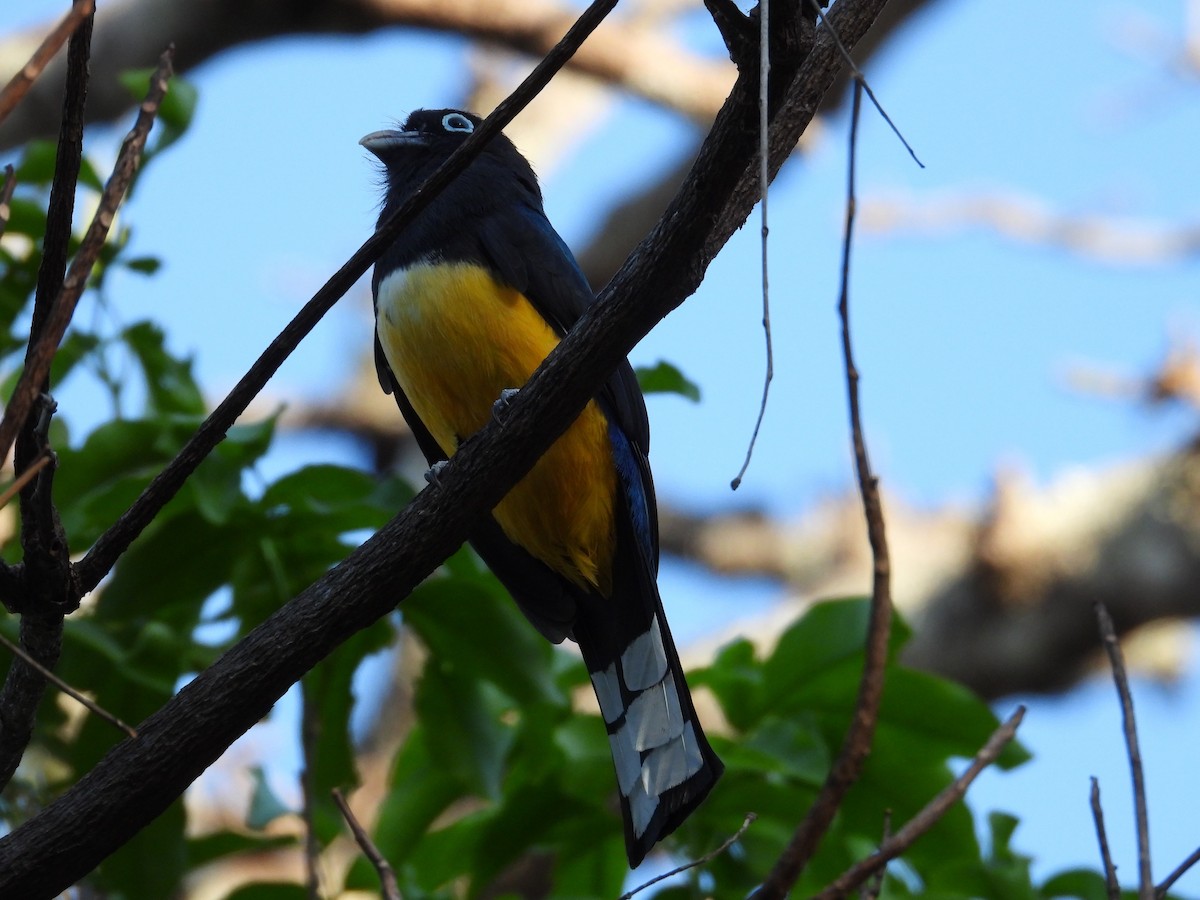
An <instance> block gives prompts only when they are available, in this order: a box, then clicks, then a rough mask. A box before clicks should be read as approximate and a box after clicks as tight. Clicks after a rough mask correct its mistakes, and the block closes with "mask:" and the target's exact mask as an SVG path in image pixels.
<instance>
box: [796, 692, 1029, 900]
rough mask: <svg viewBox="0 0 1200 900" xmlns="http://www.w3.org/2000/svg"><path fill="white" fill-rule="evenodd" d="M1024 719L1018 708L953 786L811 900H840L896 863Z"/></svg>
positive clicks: (960, 793) (962, 791)
mask: <svg viewBox="0 0 1200 900" xmlns="http://www.w3.org/2000/svg"><path fill="white" fill-rule="evenodd" d="M1024 716H1025V707H1023V706H1018V707H1017V710H1016V712H1014V713H1013V714H1012V715H1011V716H1009V717H1008V719H1007V720H1006V721H1005V722H1004V724H1003V725H1001V726H1000V727H999V728H997V729H996V730H995V731H993V732H992V736H991V737H989V738H988V739H987V743H986V744H984V745H983V747H982V749H980V751H979V752H978V753H976V754H975V758H974V759H972V760H971V764H970V765H969V766H967V769H966V771H965V772H963V773H962V774H961V775H959V776H958V777H957V778H956V779H954V781H953V782H951V783H950V784H949V785H947V786H946V787H944V788H943V789H942V790H941V791H939V792H938V795H937V796H936V797H934V798H933V799H932V800H930V801H929V802H928V803H927V804H925V806H924V807H923V808H922V809H921V811H920V812H918V813H917V814H916V815H915V816H913V817H912V818H911V819H909V820H908V821H907V822H905V823H904V825H903V826H901V828H900V830H899V831H897V832H896V833H895V834H894V835H892V836H891V837H890V838H888V839H887V840H886V841H884V843H883V844H882V845H881V846H880V848H879V849H878V850H876V851H875V852H874V853H872V854H871V855H870V856H868V857H867V858H866V859H862V860H859V861H858V862H856V863H855V864H854V865H853V866H851V867H850V868H849V869H847V870H846V871H845V872H843V873H842V874H841V875H839V876H838V877H837V878H836V879H835V880H834V881H833V882H832V883H831V884H829V886H828V887H826V888H825V889H824V890H822V891H821V892H820V893H818V894H816V895H814V897H813V898H812V900H840V898H842V897H845V896H847V895H848V894H849V893H850V892H851V891H852V890H854V889H855V888H856V887H858V886H859V885H860V884H862V883H863V882H864V881H866V880H867V879H868V878H870V877H871V875H872V874H873V873H875V872H877V871H880V870H882V869H883V867H884V866H886V865H887V864H888V861H889V860H893V859H895V858H896V857H897V856H899V855H900V854H901V853H903V852H904V851H905V850H907V849H908V848H909V847H911V846H912V845H913V843H914V842H915V841H916V840H917V838H919V837H920V836H921V835H923V834H924V833H925V832H927V831H928V830H929V829H930V828H932V827H933V826H934V825H936V824H937V823H938V821H940V820H941V818H942V817H943V816H945V815H946V813H948V812H949V811H950V808H951V807H952V806H954V804H955V803H957V802H958V801H959V800H961V799H962V798H963V796H964V795H965V794H966V793H967V788H968V787H970V786H971V782H972V781H974V780H975V778H976V776H978V775H979V773H980V772H982V771H983V770H984V769H986V768H987V767H988V766H990V765H991V764H992V763H994V762H995V761H996V759H997V758H998V757H999V756H1000V753H1001V751H1002V750H1003V749H1004V747H1005V746H1006V745H1007V744H1008V742H1009V741H1011V740H1012V739H1013V737H1014V736H1015V735H1016V733H1017V727H1018V726H1019V725H1020V724H1021V719H1023V718H1024Z"/></svg>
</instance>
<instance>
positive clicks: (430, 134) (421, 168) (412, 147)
mask: <svg viewBox="0 0 1200 900" xmlns="http://www.w3.org/2000/svg"><path fill="white" fill-rule="evenodd" d="M482 121H483V120H482V119H481V118H480V117H479V116H477V115H475V114H473V113H469V112H465V111H463V110H461V109H418V110H414V111H413V112H412V113H411V114H410V115H409V117H408V118H407V119H406V120H405V121H404V124H403V125H401V126H400V128H398V129H394V130H389V131H374V132H372V133H371V134H368V135H367V136H366V137H364V138H363V139H362V140H360V141H359V143H360V144H362V145H363V146H364V147H366V148H367V149H368V150H370V151H371V152H372V153H373V154H375V156H376V157H378V158H379V161H380V162H382V163H383V165H384V167H385V170H386V175H387V181H388V188H389V194H392V193H402V194H407V193H408V192H410V191H412V190H413V189H415V188H416V187H417V185H418V184H420V182H421V181H423V180H424V179H425V178H428V177H429V176H430V175H431V174H433V172H434V170H435V169H436V168H437V167H438V166H439V165H441V164H442V163H443V162H444V161H445V160H446V159H447V157H449V156H450V154H451V153H453V152H454V151H455V150H456V149H457V148H458V147H459V146H460V145H461V144H462V143H463V142H464V141H465V140H466V139H467V138H469V137H470V136H471V135H472V134H473V133H474V132H475V129H476V128H478V127H479V124H480V123H481V122H482ZM496 167H499V169H501V170H504V171H506V172H507V173H509V174H511V175H512V176H513V177H514V178H516V179H517V180H518V181H519V182H521V184H522V185H523V186H524V187H525V188H526V189H528V190H531V191H532V192H533V194H534V195H535V196H537V197H538V199H539V200H540V197H541V193H540V191H539V190H538V187H537V179H536V177H535V176H534V174H533V169H532V168H531V167H530V165H529V163H528V162H527V161H526V159H525V157H523V156H522V155H521V154H520V153H519V152H518V151H517V148H516V147H514V146H513V143H512V141H510V140H509V139H508V138H507V137H505V136H504V135H503V134H498V135H496V136H495V137H494V138H492V139H491V140H490V141H489V142H488V144H487V146H486V147H485V148H484V149H483V152H482V153H481V154H480V155H479V157H478V158H477V159H476V161H475V162H473V163H472V164H471V166H470V167H468V170H467V172H468V173H476V174H478V173H480V172H481V170H483V169H490V170H492V171H491V175H492V177H495V175H496V174H497V171H496Z"/></svg>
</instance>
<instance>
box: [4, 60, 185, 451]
mask: <svg viewBox="0 0 1200 900" xmlns="http://www.w3.org/2000/svg"><path fill="white" fill-rule="evenodd" d="M173 52H174V51H173V50H172V49H167V50H166V51H165V52H164V53H163V55H162V57H160V59H159V64H158V68H157V69H156V70H155V72H154V74H153V75H152V76H151V78H150V91H149V93H147V95H146V99H145V100H143V101H142V105H141V108H140V109H139V111H138V117H137V121H136V122H135V123H134V126H133V130H131V131H130V132H129V134H128V135H126V137H125V140H124V141H123V142H122V144H121V152H120V154H119V155H118V156H117V162H116V165H115V166H114V167H113V173H112V175H111V176H110V177H109V179H108V183H107V184H106V185H105V186H104V193H103V194H101V196H100V205H99V207H98V208H97V210H96V214H95V216H93V217H92V223H91V225H90V226H88V230H87V232H86V234H84V236H83V241H82V242H81V243H80V245H79V250H78V252H77V253H76V254H75V259H74V260H73V261H72V262H71V268H70V270H69V271H68V272H67V278H66V280H65V281H64V282H63V284H62V289H61V290H60V291H59V292H58V296H57V298H56V299H55V301H54V305H53V307H52V308H51V309H50V311H49V312H48V313H47V318H46V321H45V327H44V330H43V331H42V333H41V334H40V335H39V337H38V340H37V343H36V344H35V345H34V346H32V347H31V348H30V351H29V354H28V355H27V356H26V359H25V369H24V371H22V372H21V378H20V380H19V381H18V382H17V386H16V387H15V388H14V389H13V396H12V399H11V400H10V401H9V405H8V406H7V407H6V408H5V410H4V418H3V420H0V458H2V457H4V456H5V455H7V453H8V450H9V448H10V447H11V446H12V442H13V439H14V438H15V437H16V433H17V429H18V428H20V427H21V424H22V423H23V422H24V421H25V418H26V417H27V416H28V415H29V410H30V409H31V408H32V407H33V402H34V401H35V400H36V399H37V396H38V394H39V392H40V390H41V388H40V385H41V383H42V381H43V380H44V379H45V377H46V373H47V372H49V371H50V363H51V362H52V361H53V360H54V355H55V353H56V352H57V350H58V345H59V343H61V341H62V338H63V335H64V334H66V331H67V326H68V325H70V324H71V317H72V316H73V315H74V313H75V304H76V303H78V301H79V298H80V296H81V295H82V294H83V289H84V288H85V287H86V286H87V279H88V276H89V275H90V274H91V271H92V266H93V265H95V262H96V259H97V258H98V257H99V255H100V251H101V250H102V249H103V248H104V241H105V239H106V238H107V237H108V229H109V228H110V227H111V226H112V222H113V219H114V217H115V216H116V213H117V207H118V206H120V205H121V200H122V199H124V196H125V191H126V190H127V189H128V187H129V183H130V181H132V180H133V175H134V173H135V172H136V171H137V166H138V161H139V159H140V158H141V154H142V147H144V146H145V143H146V137H147V136H148V135H149V134H150V126H152V125H153V124H154V118H155V115H156V114H157V113H158V105H159V104H160V103H161V102H162V99H163V97H164V96H166V92H167V80H168V79H169V78H170V77H171V56H172V54H173Z"/></svg>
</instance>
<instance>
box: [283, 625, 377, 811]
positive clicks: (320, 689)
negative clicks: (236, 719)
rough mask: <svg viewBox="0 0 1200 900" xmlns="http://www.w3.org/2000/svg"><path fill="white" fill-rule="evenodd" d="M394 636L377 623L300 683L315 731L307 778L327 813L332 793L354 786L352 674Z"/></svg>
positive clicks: (329, 809)
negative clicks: (351, 727) (335, 789)
mask: <svg viewBox="0 0 1200 900" xmlns="http://www.w3.org/2000/svg"><path fill="white" fill-rule="evenodd" d="M393 637H394V633H393V631H392V626H391V624H390V623H389V622H387V621H386V620H381V621H378V622H376V623H375V624H373V625H371V626H369V627H367V628H365V629H363V630H362V631H360V632H358V633H357V634H355V635H354V636H353V637H351V638H349V639H348V640H347V641H346V642H345V643H343V644H342V645H341V646H340V647H338V649H337V650H335V651H334V652H333V653H331V654H330V655H329V656H327V657H326V658H325V659H324V660H322V661H321V662H320V663H318V664H317V666H316V667H315V668H313V670H312V671H311V672H309V673H308V674H307V675H305V676H304V679H303V680H302V681H301V683H300V684H301V689H302V690H303V697H304V704H305V706H306V715H307V717H308V718H309V722H310V723H311V724H310V728H312V730H313V737H312V739H311V741H310V753H311V755H310V757H309V758H308V759H307V760H306V766H307V768H308V773H309V774H308V777H309V778H310V780H311V783H312V792H313V796H314V797H316V798H318V799H319V801H320V802H321V803H322V805H325V804H326V803H328V806H326V809H327V811H328V812H330V813H331V814H333V813H334V811H335V810H336V807H334V806H333V805H332V801H329V800H328V798H329V796H330V792H331V791H332V790H333V789H334V788H342V789H344V790H348V789H351V788H352V787H353V786H355V785H357V783H358V770H357V768H356V766H355V762H354V746H353V744H352V743H351V733H350V732H351V729H350V715H351V713H352V712H353V710H354V692H353V690H352V687H353V682H354V674H355V672H357V671H358V667H359V666H360V665H361V664H362V661H363V659H365V658H366V657H367V656H368V655H369V654H371V653H375V652H377V651H379V650H382V649H383V648H384V647H386V646H388V644H389V643H391V641H392V638H393Z"/></svg>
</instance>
